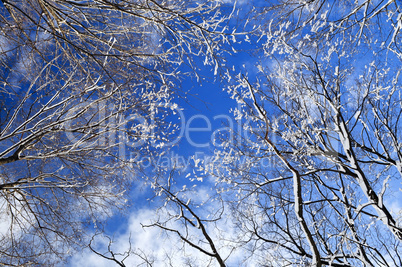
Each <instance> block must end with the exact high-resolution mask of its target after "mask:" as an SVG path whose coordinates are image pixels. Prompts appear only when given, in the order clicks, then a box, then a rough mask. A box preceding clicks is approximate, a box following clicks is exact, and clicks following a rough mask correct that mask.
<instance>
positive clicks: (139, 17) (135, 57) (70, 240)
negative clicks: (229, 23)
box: [0, 0, 228, 266]
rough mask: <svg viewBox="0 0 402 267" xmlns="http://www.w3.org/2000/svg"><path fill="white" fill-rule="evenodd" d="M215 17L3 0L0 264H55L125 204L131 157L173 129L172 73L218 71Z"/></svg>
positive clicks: (195, 9) (153, 4)
mask: <svg viewBox="0 0 402 267" xmlns="http://www.w3.org/2000/svg"><path fill="white" fill-rule="evenodd" d="M219 14H220V13H219V3H218V2H217V1H201V2H197V3H195V2H192V1H153V0H145V1H66V0H56V1H53V0H49V1H48V0H35V1H7V0H4V1H2V4H1V7H0V25H1V27H0V28H1V30H0V64H1V67H0V77H1V78H0V79H1V81H0V82H1V84H0V95H1V98H0V107H1V110H0V147H1V148H0V196H1V198H0V210H1V211H0V218H1V222H2V230H1V238H0V239H1V241H0V263H1V264H2V265H39V264H40V265H43V264H45V265H47V266H50V265H52V264H55V263H57V262H58V261H59V260H63V259H65V257H66V256H67V255H68V254H70V253H71V252H72V251H73V249H74V248H77V247H79V246H82V245H85V244H88V243H87V241H86V239H85V236H86V227H87V226H95V227H98V228H99V229H101V222H102V221H103V220H104V219H105V218H106V217H105V216H108V215H110V214H112V213H113V212H114V210H115V209H116V208H122V207H124V205H125V198H124V195H125V192H126V191H127V190H129V188H130V184H131V183H132V182H133V181H135V179H134V177H136V176H138V173H139V172H140V171H141V170H140V169H138V168H137V166H136V165H133V164H131V162H130V154H133V153H134V154H135V155H136V157H138V155H139V158H141V155H149V154H152V153H156V151H157V150H158V149H159V148H161V147H163V144H164V143H165V142H166V141H167V140H168V137H169V136H168V134H167V133H168V132H169V131H174V129H173V128H174V127H171V126H170V125H169V123H168V122H166V123H165V122H164V121H163V117H164V116H165V115H164V114H168V113H169V112H171V109H174V108H175V104H174V103H173V101H172V98H173V96H174V95H177V96H179V95H180V93H179V90H177V89H176V87H175V86H177V85H178V83H179V81H180V79H181V76H180V72H179V71H178V70H177V67H178V66H180V65H182V64H183V63H186V64H189V65H190V66H192V64H193V63H192V62H193V57H194V56H202V57H203V58H204V62H205V64H206V65H210V66H213V67H215V68H217V67H218V65H219V59H218V57H219V53H218V52H217V51H218V48H219V47H220V45H221V43H222V41H224V40H225V38H226V35H225V34H223V33H222V31H223V28H221V27H220V24H221V23H222V22H224V21H226V20H227V19H228V18H227V17H225V16H221V15H219ZM172 88H175V90H174V91H173V90H172Z"/></svg>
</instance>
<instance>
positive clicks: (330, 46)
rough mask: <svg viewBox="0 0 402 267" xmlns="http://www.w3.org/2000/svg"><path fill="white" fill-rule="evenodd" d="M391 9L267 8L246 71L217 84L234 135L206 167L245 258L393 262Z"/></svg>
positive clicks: (395, 148) (395, 74)
mask: <svg viewBox="0 0 402 267" xmlns="http://www.w3.org/2000/svg"><path fill="white" fill-rule="evenodd" d="M399 12H400V7H399V4H398V2H397V1H278V3H276V4H271V5H270V4H267V6H266V8H265V9H264V12H262V13H260V14H259V15H260V16H259V17H258V18H259V19H260V20H262V21H263V23H265V22H266V24H265V25H266V28H264V29H263V32H262V33H261V35H262V36H258V38H260V39H263V40H264V39H265V43H264V56H263V57H262V58H261V59H260V60H261V63H260V64H259V66H258V73H257V74H256V75H255V76H254V75H252V74H250V75H249V77H248V75H247V74H243V75H238V76H237V77H238V83H237V84H235V85H234V86H232V87H231V88H229V92H230V93H231V94H232V95H233V98H235V99H237V102H238V103H239V108H238V109H237V110H235V116H236V117H237V118H238V119H239V123H240V124H241V125H242V126H243V130H242V132H239V133H238V134H237V135H236V139H235V140H223V142H224V145H223V146H222V147H223V148H221V149H219V150H217V151H216V160H215V161H214V162H213V164H211V166H210V168H214V169H215V170H214V172H213V174H214V175H215V176H216V177H217V181H218V182H219V183H220V187H221V188H225V191H229V192H230V191H236V192H238V193H237V194H236V195H235V197H236V198H237V203H233V205H231V207H232V216H233V219H235V220H236V221H237V222H238V223H237V225H238V230H239V231H240V232H242V233H243V234H244V236H248V237H249V238H248V239H244V240H238V242H242V244H243V245H244V246H245V247H247V246H248V247H249V249H250V258H253V261H254V262H258V263H259V264H261V265H264V266H285V265H289V266H290V265H294V264H299V265H308V266H323V265H328V266H400V265H401V264H402V262H401V258H400V256H399V255H400V254H401V240H402V225H401V217H400V216H401V213H400V210H394V211H392V210H391V206H392V205H394V204H395V203H394V202H395V201H398V199H395V196H396V194H397V193H398V191H400V188H401V178H402V168H401V166H402V150H401V149H402V148H401V140H402V136H401V130H402V129H401V127H402V122H401V114H402V111H401V103H402V98H401V81H400V78H399V75H400V64H401V62H400V60H401V58H400V50H399V45H400V34H399V30H400V25H401V24H400V14H399ZM254 79H255V82H253V80H254ZM232 196H233V195H232ZM398 205H400V204H398Z"/></svg>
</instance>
